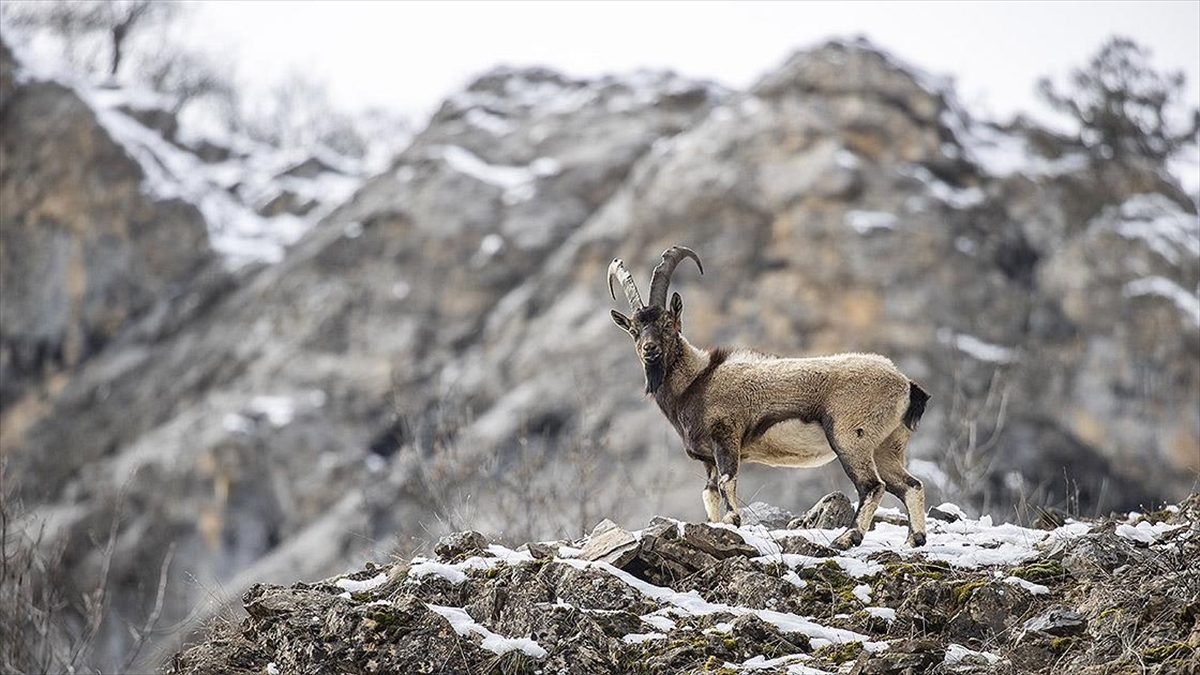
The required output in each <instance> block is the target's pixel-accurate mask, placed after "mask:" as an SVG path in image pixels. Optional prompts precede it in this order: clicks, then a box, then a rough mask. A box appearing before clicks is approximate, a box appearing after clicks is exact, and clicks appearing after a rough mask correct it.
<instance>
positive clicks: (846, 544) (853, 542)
mask: <svg viewBox="0 0 1200 675" xmlns="http://www.w3.org/2000/svg"><path fill="white" fill-rule="evenodd" d="M862 540H863V536H862V532H859V531H858V530H846V533H845V534H843V535H842V536H840V537H838V538H837V539H834V540H833V543H832V544H830V546H833V547H834V548H836V549H838V550H840V551H845V550H846V549H848V548H850V547H851V546H858V545H859V544H861V543H862Z"/></svg>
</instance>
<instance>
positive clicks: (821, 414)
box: [608, 246, 929, 549]
mask: <svg viewBox="0 0 1200 675" xmlns="http://www.w3.org/2000/svg"><path fill="white" fill-rule="evenodd" d="M684 258H691V259H692V260H695V261H696V266H697V267H699V268H700V273H701V274H704V266H703V264H701V262H700V257H699V256H698V255H696V253H695V252H694V251H692V250H691V249H688V248H685V247H683V246H672V247H671V248H669V249H667V250H666V251H664V252H663V254H662V262H660V263H659V264H658V266H657V267H655V268H654V273H653V276H652V277H651V279H650V302H649V303H648V304H647V303H643V302H642V297H641V295H640V294H639V293H638V289H637V284H636V283H634V281H633V277H632V276H631V275H630V273H629V271H628V270H626V269H625V263H623V262H622V261H621V259H620V258H618V259H616V260H613V261H612V264H611V265H609V267H608V290H609V292H610V293H612V295H613V299H614V300H615V299H616V293H615V292H613V282H614V281H616V282H617V283H619V284H620V286H621V287H622V288H623V289H624V290H625V297H626V298H627V299H628V300H629V305H630V307H631V308H632V310H633V316H632V317H627V316H625V315H624V314H621V313H620V312H618V311H616V310H612V319H613V321H614V322H615V323H616V324H617V325H618V326H620V327H621V328H622V329H624V330H625V331H626V332H627V333H629V335H630V336H632V337H633V341H634V344H635V345H636V348H637V353H638V356H639V358H640V359H641V362H642V367H643V369H644V370H645V373H646V393H648V394H651V395H653V396H654V400H655V401H656V402H657V403H658V407H659V408H660V409H661V410H662V411H663V414H664V415H666V416H667V419H668V420H670V422H671V424H672V425H674V427H675V430H676V431H678V432H679V435H680V437H681V438H682V439H683V446H684V449H685V450H686V451H687V454H688V456H690V457H692V458H693V459H698V460H700V461H701V462H703V463H704V468H705V470H706V472H707V475H708V482H707V484H706V485H705V486H704V492H703V493H702V495H703V499H704V510H705V511H706V512H707V515H708V519H709V520H710V521H713V522H716V521H719V520H721V502H722V500H723V501H724V503H725V508H726V509H727V510H728V513H727V514H726V515H725V518H724V522H726V523H731V524H733V525H740V524H741V514H740V510H739V505H738V499H737V473H738V464H739V463H740V462H756V463H759V464H767V465H770V466H796V467H812V466H821V465H823V464H826V463H827V462H829V461H831V460H832V459H833V458H834V457H836V458H837V459H838V460H839V461H841V463H842V468H844V469H845V470H846V475H848V476H849V477H850V480H851V481H852V482H853V483H854V487H855V489H856V490H857V491H858V513H857V514H856V516H855V524H854V527H853V528H851V529H849V530H848V531H846V533H845V534H843V535H841V536H839V537H838V538H837V539H835V540H834V542H833V544H834V546H836V547H838V548H842V549H846V548H849V547H850V546H856V545H858V544H859V543H861V542H862V538H863V533H865V532H866V531H867V530H869V529H871V526H872V524H873V523H872V518H873V517H874V515H875V509H876V508H878V506H879V501H880V500H881V499H882V498H883V492H884V490H885V489H886V490H887V491H888V492H891V493H892V494H894V495H896V496H897V497H899V498H900V499H902V500H903V501H904V506H905V508H906V509H907V510H908V530H909V534H908V543H909V545H912V546H921V545H923V544H924V543H925V490H924V488H923V487H922V485H921V481H919V480H917V479H916V478H914V477H913V476H912V475H910V474H909V473H908V472H907V471H906V470H905V468H904V455H905V450H906V449H907V447H908V439H909V435H910V434H911V433H912V432H913V431H914V430H916V428H917V423H918V422H919V421H920V419H921V415H922V414H923V413H924V412H925V402H926V401H928V400H929V394H927V393H925V391H924V390H923V389H921V387H920V386H918V385H917V384H916V383H915V382H913V381H912V380H910V379H908V378H907V377H905V376H904V375H903V374H901V373H900V371H899V370H897V369H896V366H894V365H893V364H892V362H891V361H890V360H888V359H886V358H884V357H882V356H879V355H877V354H839V355H836V356H825V357H819V358H781V357H776V356H769V355H766V354H761V353H759V352H756V351H752V350H746V349H738V350H733V351H727V350H724V349H711V350H701V349H697V348H696V347H693V346H692V345H691V344H690V343H689V342H688V341H687V340H686V339H685V338H684V337H683V334H682V332H681V329H682V325H683V324H682V315H683V300H682V299H681V298H680V297H679V294H678V293H673V294H672V295H671V306H670V309H668V308H667V304H666V301H667V289H668V286H669V285H670V283H671V274H672V273H674V271H675V268H676V266H678V265H679V263H680V262H681V261H682V260H683V259H684Z"/></svg>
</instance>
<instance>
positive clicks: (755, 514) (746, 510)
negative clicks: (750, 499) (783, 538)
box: [742, 502, 796, 530]
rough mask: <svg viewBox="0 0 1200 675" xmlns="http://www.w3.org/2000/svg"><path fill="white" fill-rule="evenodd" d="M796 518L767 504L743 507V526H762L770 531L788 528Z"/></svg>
mask: <svg viewBox="0 0 1200 675" xmlns="http://www.w3.org/2000/svg"><path fill="white" fill-rule="evenodd" d="M795 517H796V516H795V515H794V514H792V513H791V512H790V511H785V510H783V509H781V508H779V507H778V506H772V505H771V504H768V503H766V502H754V503H753V504H750V505H749V506H744V507H742V525H762V526H764V527H766V528H767V529H768V530H778V529H781V528H784V527H787V525H788V523H790V522H792V520H793V519H794V518H795Z"/></svg>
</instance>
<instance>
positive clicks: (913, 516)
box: [875, 425, 925, 546]
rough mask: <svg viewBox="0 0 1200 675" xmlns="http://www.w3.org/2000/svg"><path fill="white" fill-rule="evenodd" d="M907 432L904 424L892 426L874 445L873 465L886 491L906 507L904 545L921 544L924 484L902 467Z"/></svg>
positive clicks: (923, 525) (923, 526)
mask: <svg viewBox="0 0 1200 675" xmlns="http://www.w3.org/2000/svg"><path fill="white" fill-rule="evenodd" d="M911 433H912V432H910V431H909V430H908V428H907V427H905V426H904V425H900V426H898V427H896V430H895V431H893V432H892V433H891V434H890V435H889V436H888V437H887V438H886V439H884V441H883V443H880V444H879V447H878V448H876V449H875V466H876V468H878V470H879V477H880V478H882V479H883V482H884V484H885V485H887V491H888V492H890V493H892V494H894V495H896V496H897V497H899V498H900V500H901V501H903V502H904V508H905V510H907V511H908V545H909V546H924V545H925V486H923V485H922V484H921V481H919V480H917V479H916V478H915V477H913V475H912V474H910V473H909V472H908V470H907V469H905V468H904V458H905V453H906V450H907V449H908V438H909V436H910V435H911Z"/></svg>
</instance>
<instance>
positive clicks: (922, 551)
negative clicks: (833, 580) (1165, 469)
mask: <svg viewBox="0 0 1200 675" xmlns="http://www.w3.org/2000/svg"><path fill="white" fill-rule="evenodd" d="M938 508H939V509H940V510H941V511H943V512H946V513H951V514H955V515H958V516H959V517H960V519H959V520H958V521H956V522H952V523H948V522H943V521H939V520H930V521H929V522H928V528H929V530H928V535H929V539H928V543H927V544H926V546H924V547H921V548H917V549H914V548H911V547H909V546H907V545H906V544H905V543H904V542H905V537H906V536H907V534H908V533H907V528H906V527H904V526H899V525H892V524H889V523H887V522H879V523H877V524H876V526H875V529H873V530H872V531H871V532H869V533H867V535H866V537H865V538H864V539H863V542H862V545H860V546H857V547H854V548H851V549H850V550H848V551H845V552H843V553H841V554H839V555H836V556H833V557H822V558H818V557H811V556H804V555H796V554H789V553H784V552H783V550H782V548H781V546H780V544H779V541H780V540H782V539H783V538H784V537H793V536H801V537H804V538H805V539H808V540H809V541H812V542H814V543H818V544H824V545H828V544H830V543H831V542H832V541H833V540H834V539H836V538H837V536H838V535H840V534H841V533H842V532H843V531H844V530H843V529H841V528H839V529H831V530H823V529H808V530H769V529H767V528H766V527H764V526H762V525H750V526H742V527H733V526H732V525H725V524H720V523H710V524H709V525H708V526H709V527H713V528H722V529H726V530H730V531H733V532H736V533H737V534H738V535H740V536H741V537H742V539H744V540H745V541H746V543H748V544H750V545H751V546H753V547H754V548H755V549H757V551H758V553H759V556H758V557H757V558H754V559H753V560H755V561H757V562H761V563H782V565H783V566H784V567H786V568H787V569H788V572H786V573H785V574H786V575H788V576H791V577H796V580H795V581H793V583H796V584H797V585H798V586H801V587H803V585H804V584H805V583H806V582H805V581H803V580H802V579H799V577H797V576H796V574H795V570H802V569H806V568H815V567H818V566H821V565H827V564H830V563H832V564H834V565H837V566H838V567H839V568H841V569H842V570H843V571H844V572H845V573H846V574H847V575H849V576H851V577H854V578H858V579H863V580H867V579H869V578H870V577H872V576H873V575H876V574H878V573H880V572H882V571H883V570H884V568H883V566H882V565H880V564H879V563H878V562H875V560H874V559H873V558H874V557H875V554H878V553H880V552H882V551H893V552H896V553H898V554H900V555H901V556H904V557H905V558H923V559H925V560H935V561H940V562H944V563H948V564H949V565H950V566H952V567H954V568H959V569H963V570H977V571H979V570H983V571H987V570H992V569H993V568H994V570H993V572H992V574H993V575H994V576H995V578H996V579H997V580H999V581H1004V582H1007V583H1011V584H1013V585H1016V586H1020V587H1022V588H1024V589H1026V590H1027V591H1029V592H1030V593H1031V594H1034V595H1039V594H1044V593H1046V592H1048V591H1047V588H1046V587H1045V586H1042V585H1040V584H1036V583H1033V582H1030V581H1027V580H1025V579H1022V578H1019V577H1015V576H1012V575H1010V574H1008V573H1007V572H1005V571H1001V570H1002V569H1008V568H1010V567H1011V566H1013V565H1017V564H1020V563H1022V562H1025V561H1028V560H1030V559H1032V558H1035V557H1037V556H1038V555H1039V551H1044V550H1045V549H1047V548H1049V547H1052V546H1053V545H1054V544H1056V543H1059V542H1063V541H1065V540H1067V539H1069V538H1072V537H1076V536H1079V535H1082V534H1084V533H1086V532H1087V531H1088V530H1089V528H1090V527H1091V526H1092V525H1091V524H1088V523H1083V522H1075V521H1068V522H1067V523H1066V524H1065V525H1062V526H1061V527H1059V528H1057V529H1055V530H1052V531H1045V530H1035V529H1029V528H1024V527H1020V526H1017V525H1011V524H1006V523H1002V524H994V523H993V522H992V519H991V518H990V517H989V516H983V517H981V518H978V519H973V518H969V517H967V516H966V514H965V513H964V512H963V511H962V510H961V509H959V508H958V507H957V506H955V505H953V504H943V505H941V506H939V507H938ZM879 515H880V516H884V517H899V516H900V512H899V510H898V509H892V508H881V509H879ZM1131 522H1132V521H1131ZM1171 529H1172V526H1167V525H1150V524H1148V523H1145V522H1141V523H1140V524H1138V525H1137V526H1136V527H1135V526H1133V525H1123V526H1122V528H1121V529H1119V530H1118V534H1120V535H1122V536H1126V537H1129V538H1131V539H1133V540H1135V541H1139V542H1153V541H1157V540H1158V539H1159V538H1161V537H1162V536H1163V535H1164V534H1165V533H1167V532H1169V531H1171ZM631 534H633V535H634V536H635V537H638V538H641V537H642V535H643V531H641V530H639V531H636V532H632V533H631ZM576 544H577V546H559V545H558V544H555V546H558V555H557V557H556V558H555V560H554V562H556V563H559V564H564V565H569V566H572V567H575V568H579V569H591V570H598V571H600V572H603V573H605V574H608V575H611V576H612V577H613V578H615V579H617V580H619V581H620V582H621V583H623V584H625V585H627V586H628V587H629V588H631V589H632V590H634V591H636V592H637V593H638V594H640V595H642V596H644V597H646V598H648V599H650V600H653V601H654V602H655V603H657V604H658V605H659V609H657V610H655V611H653V612H651V613H649V614H646V615H644V616H642V617H641V619H642V621H643V622H644V623H645V624H647V625H648V626H650V627H652V628H653V629H655V630H653V631H638V632H633V633H630V634H628V635H625V636H624V637H623V638H622V641H623V642H625V643H626V644H637V643H641V642H646V641H653V640H662V639H666V637H667V635H666V634H667V633H668V632H670V631H671V630H673V629H675V627H676V623H677V621H678V620H679V619H682V618H685V617H699V616H704V615H710V614H718V613H719V614H731V615H734V616H743V615H747V614H753V615H756V616H757V617H758V618H760V619H762V620H763V621H765V622H767V623H769V624H772V625H774V626H776V627H777V628H778V629H779V630H780V631H782V632H785V633H800V634H803V635H805V636H807V637H808V639H809V641H810V644H811V645H812V646H813V648H816V649H819V648H821V647H823V646H829V645H835V644H841V643H850V642H858V643H862V645H863V648H864V649H866V650H867V651H869V652H878V651H882V650H884V649H886V648H887V647H888V645H889V643H888V642H887V641H882V640H872V639H871V638H870V637H869V636H867V635H864V634H861V633H857V632H855V631H851V630H846V629H843V628H835V627H832V626H828V625H825V624H824V623H822V621H821V620H818V619H817V618H815V617H811V616H800V615H796V614H791V613H788V612H780V611H775V610H772V609H753V608H747V607H740V606H736V605H730V604H725V603H720V602H710V601H708V600H706V599H704V598H703V597H701V596H700V594H699V593H697V592H696V591H688V592H679V591H676V590H673V589H671V588H668V587H665V586H658V585H655V584H652V583H650V582H648V581H645V580H643V579H640V578H638V577H636V576H634V575H633V574H630V573H629V572H627V571H625V570H622V569H619V568H617V567H614V566H613V565H611V564H609V563H606V562H601V561H585V560H581V559H579V558H578V555H579V554H580V552H581V550H582V549H581V548H579V546H586V544H587V540H586V539H585V540H584V541H583V542H576ZM532 561H533V556H531V555H530V554H529V553H528V552H527V551H523V550H522V551H514V550H512V549H509V548H506V547H504V546H501V545H497V544H493V545H490V546H489V547H488V548H487V550H486V552H484V553H483V554H482V555H475V556H472V557H469V558H467V559H466V560H463V561H461V562H458V563H444V562H438V561H433V560H428V559H425V558H416V559H414V560H413V561H412V564H411V565H410V567H409V569H408V572H407V575H408V580H409V583H414V584H416V583H422V582H423V581H424V580H426V579H427V578H428V577H430V576H435V577H440V578H442V579H444V580H445V581H448V582H449V583H451V584H453V585H459V584H462V583H463V582H465V581H466V580H467V579H468V573H469V572H471V571H475V570H485V569H492V568H494V567H496V566H498V565H501V564H519V563H523V562H532ZM361 583H363V582H349V581H347V580H339V581H338V582H337V584H338V585H339V586H343V587H346V585H351V584H352V585H354V586H355V587H358V586H359V584H361ZM368 583H374V580H369V581H368ZM344 584H345V585H344ZM853 595H854V597H855V598H857V599H858V600H859V602H860V603H861V604H862V605H863V611H864V612H866V613H867V614H869V615H871V616H875V617H878V618H880V619H883V620H885V621H889V622H890V621H892V620H893V619H894V618H895V616H896V611H895V609H893V608H889V607H876V606H873V605H872V603H873V598H872V593H871V586H870V585H869V584H868V583H861V584H859V585H857V586H855V588H854V589H853ZM557 602H558V604H560V605H563V606H567V605H566V604H565V603H563V601H562V600H561V599H560V600H558V601H557ZM430 609H432V610H433V611H435V612H437V613H439V614H441V615H443V616H445V617H447V619H449V620H450V622H451V624H452V625H453V626H454V628H455V630H456V631H457V632H458V633H459V634H463V635H465V634H470V633H477V634H479V635H481V636H482V637H483V642H484V643H483V647H484V648H486V649H490V650H492V651H494V652H496V653H498V654H500V653H504V652H505V651H509V650H512V649H520V650H522V651H524V652H525V653H526V654H528V655H530V656H533V657H535V658H541V657H542V656H544V655H545V650H544V649H543V648H542V647H541V646H540V645H538V644H537V643H536V642H534V641H533V640H531V639H528V638H523V637H505V636H501V635H497V634H495V633H493V632H492V631H490V630H489V629H487V628H484V627H483V626H480V625H479V624H477V623H475V622H474V621H473V620H471V618H470V617H469V616H468V615H467V614H466V612H465V611H464V610H462V609H459V608H453V607H442V606H432V605H431V606H430ZM585 611H586V610H585ZM723 626H724V628H725V629H726V630H728V625H725V624H717V625H716V626H715V627H714V630H718V631H720V630H721V629H722V627H723ZM805 660H808V657H806V656H804V655H793V656H789V657H784V658H781V659H766V658H763V657H758V658H756V659H752V660H751V661H747V662H745V663H740V664H726V665H728V666H730V667H734V668H737V669H739V670H743V671H750V672H752V671H754V670H764V669H772V668H774V669H778V668H785V669H786V671H787V672H788V673H821V672H824V671H821V670H818V669H814V668H812V667H810V666H806V665H804V664H803V663H801V662H802V661H805ZM997 660H998V657H996V656H995V655H993V654H990V653H988V652H977V651H973V650H970V649H967V648H965V647H961V646H958V645H955V646H954V648H952V649H950V650H948V651H947V654H946V662H947V663H950V664H954V663H959V662H971V661H979V662H983V663H994V662H996V661H997Z"/></svg>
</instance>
